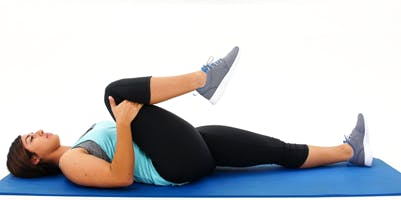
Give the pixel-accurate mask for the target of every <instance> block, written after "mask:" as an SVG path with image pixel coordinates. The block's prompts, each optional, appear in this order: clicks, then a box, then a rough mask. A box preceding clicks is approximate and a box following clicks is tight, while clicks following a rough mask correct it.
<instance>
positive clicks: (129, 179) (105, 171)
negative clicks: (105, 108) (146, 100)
mask: <svg viewBox="0 0 401 200" xmlns="http://www.w3.org/2000/svg"><path fill="white" fill-rule="evenodd" d="M109 99H110V106H111V108H112V111H113V114H114V116H115V119H116V124H117V144H116V151H115V153H114V158H113V161H112V162H111V163H108V162H106V161H104V160H102V159H99V158H96V157H94V156H92V155H89V154H87V153H86V152H85V151H84V150H83V149H79V148H77V149H73V150H71V151H68V152H66V153H65V154H64V155H63V156H62V157H61V159H60V163H59V165H60V169H61V170H62V171H63V173H64V175H65V176H66V177H67V178H68V179H70V180H71V181H72V182H74V183H77V184H79V185H84V186H93V187H122V186H129V185H131V184H132V183H133V181H134V180H133V177H134V175H133V173H134V161H135V158H134V149H133V141H132V136H131V122H132V120H133V119H134V118H135V117H136V115H137V114H138V112H139V110H140V109H141V107H142V104H138V103H134V102H129V101H126V100H125V101H123V102H121V103H120V104H119V105H116V104H115V101H114V99H113V98H112V97H110V98H109Z"/></svg>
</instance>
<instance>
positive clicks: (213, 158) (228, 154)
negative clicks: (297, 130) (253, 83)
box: [104, 77, 309, 183]
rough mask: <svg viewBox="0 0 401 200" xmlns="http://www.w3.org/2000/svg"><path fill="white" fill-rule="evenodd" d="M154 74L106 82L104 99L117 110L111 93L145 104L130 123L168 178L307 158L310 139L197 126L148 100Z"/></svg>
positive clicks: (187, 178)
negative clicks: (294, 141)
mask: <svg viewBox="0 0 401 200" xmlns="http://www.w3.org/2000/svg"><path fill="white" fill-rule="evenodd" d="M150 79H151V77H140V78H131V79H122V80H118V81H115V82H113V83H111V84H109V85H108V86H107V88H106V91H105V98H104V101H105V104H106V106H107V109H108V110H109V112H110V113H111V115H112V116H113V113H112V111H111V108H110V104H109V100H108V96H112V97H113V98H114V99H115V101H116V103H117V104H118V103H120V102H121V101H123V100H129V101H135V102H138V103H142V104H144V106H143V107H142V109H141V110H140V112H139V113H138V115H137V116H136V118H135V119H134V121H133V122H132V124H131V130H132V137H133V140H134V141H135V143H136V144H137V145H138V146H139V147H140V148H141V149H142V150H143V151H144V152H145V153H146V155H147V156H149V157H150V159H151V160H152V162H153V164H154V166H155V168H156V170H157V171H158V172H159V174H160V175H161V176H162V177H163V178H164V179H166V180H168V181H171V182H173V183H184V182H191V181H194V180H196V179H199V178H201V177H203V176H205V175H208V174H210V173H211V172H213V171H214V169H215V168H216V166H232V167H248V166H254V165H259V164H279V165H282V166H284V167H289V168H298V167H300V166H301V165H302V164H303V163H304V162H305V160H306V158H307V156H308V152H309V149H308V147H307V145H299V144H288V143H285V142H282V141H280V140H278V139H275V138H272V137H268V136H265V135H260V134H256V133H252V132H250V131H246V130H241V129H237V128H232V127H227V126H202V127H198V128H195V127H193V126H192V125H191V124H189V123H188V122H187V121H185V120H183V119H182V118H180V117H178V116H177V115H175V114H173V113H171V112H169V111H167V110H164V109H163V108H160V107H158V106H155V105H149V102H150V95H151V94H150ZM113 118H114V116H113Z"/></svg>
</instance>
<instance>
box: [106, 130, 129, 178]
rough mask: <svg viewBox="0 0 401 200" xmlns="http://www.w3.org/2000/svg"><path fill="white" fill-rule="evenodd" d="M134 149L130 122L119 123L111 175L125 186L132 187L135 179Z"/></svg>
mask: <svg viewBox="0 0 401 200" xmlns="http://www.w3.org/2000/svg"><path fill="white" fill-rule="evenodd" d="M134 161H135V158H134V148H133V141H132V136H131V127H130V123H128V122H117V144H116V151H115V153H114V158H113V161H112V162H111V165H110V170H111V174H112V176H113V177H115V178H116V180H117V181H121V182H122V184H123V185H131V184H132V183H133V179H134Z"/></svg>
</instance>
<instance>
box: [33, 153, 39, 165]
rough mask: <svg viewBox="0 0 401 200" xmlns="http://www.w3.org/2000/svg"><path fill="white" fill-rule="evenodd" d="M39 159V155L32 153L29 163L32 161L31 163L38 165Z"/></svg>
mask: <svg viewBox="0 0 401 200" xmlns="http://www.w3.org/2000/svg"><path fill="white" fill-rule="evenodd" d="M39 161H40V158H39V156H37V155H33V156H32V157H31V163H32V164H34V165H38V164H39Z"/></svg>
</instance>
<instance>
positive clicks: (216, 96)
mask: <svg viewBox="0 0 401 200" xmlns="http://www.w3.org/2000/svg"><path fill="white" fill-rule="evenodd" d="M239 56H240V51H238V54H237V56H236V57H235V60H234V62H233V64H232V65H231V68H230V70H229V71H228V72H227V74H226V76H225V77H224V78H223V80H222V81H221V83H220V85H219V87H217V89H216V91H215V92H214V94H213V96H212V97H211V98H210V100H209V101H210V103H212V104H213V105H215V104H216V103H217V102H218V101H219V100H220V99H221V97H222V96H223V94H224V92H225V90H226V88H227V84H228V82H229V80H230V79H231V76H232V74H233V71H234V69H235V67H236V65H237V63H238V60H239Z"/></svg>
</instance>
